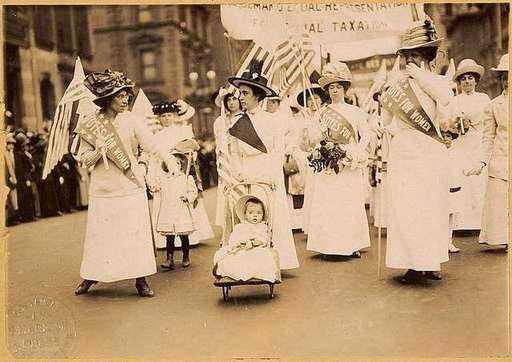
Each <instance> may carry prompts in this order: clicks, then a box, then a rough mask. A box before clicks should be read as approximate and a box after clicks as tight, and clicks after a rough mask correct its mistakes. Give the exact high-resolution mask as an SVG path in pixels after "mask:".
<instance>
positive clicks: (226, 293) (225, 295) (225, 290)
mask: <svg viewBox="0 0 512 362" xmlns="http://www.w3.org/2000/svg"><path fill="white" fill-rule="evenodd" d="M222 298H223V299H224V301H225V302H227V301H228V298H229V287H222Z"/></svg>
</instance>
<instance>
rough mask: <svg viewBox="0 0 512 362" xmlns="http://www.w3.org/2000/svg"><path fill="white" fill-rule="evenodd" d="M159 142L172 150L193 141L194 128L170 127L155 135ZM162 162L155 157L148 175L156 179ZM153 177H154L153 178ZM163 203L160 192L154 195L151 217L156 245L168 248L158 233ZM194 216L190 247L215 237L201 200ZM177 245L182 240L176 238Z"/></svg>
mask: <svg viewBox="0 0 512 362" xmlns="http://www.w3.org/2000/svg"><path fill="white" fill-rule="evenodd" d="M155 137H156V139H157V141H158V142H159V143H160V144H161V145H163V146H164V147H166V148H167V149H168V150H171V149H172V148H174V147H175V145H176V144H177V143H178V142H180V141H182V140H184V139H192V138H194V133H193V131H192V126H191V125H189V124H185V125H170V126H168V127H165V128H163V129H162V130H160V131H159V132H158V133H157V134H156V135H155ZM160 162H161V160H160V159H159V158H158V157H153V159H151V160H150V163H149V172H148V175H150V178H151V177H154V170H155V169H156V170H159V169H160ZM151 175H153V176H151ZM160 202H161V195H160V192H155V193H153V201H152V203H151V216H152V220H153V232H154V236H155V244H156V247H157V248H165V247H166V239H165V237H164V236H163V235H161V234H159V233H157V232H156V220H157V217H158V213H159V205H160ZM191 211H192V216H193V218H194V225H195V227H196V230H195V231H194V232H193V233H191V234H190V235H189V240H190V245H197V244H199V243H200V242H201V241H204V240H208V239H211V238H213V237H214V233H213V230H212V227H211V225H210V222H209V220H208V215H207V214H206V208H205V206H204V203H203V200H202V199H201V198H199V199H198V202H197V205H196V207H194V208H192V210H191ZM175 245H176V246H177V247H180V246H181V240H179V238H176V240H175Z"/></svg>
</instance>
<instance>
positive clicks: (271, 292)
mask: <svg viewBox="0 0 512 362" xmlns="http://www.w3.org/2000/svg"><path fill="white" fill-rule="evenodd" d="M268 286H269V287H270V299H273V298H274V284H269V285H268Z"/></svg>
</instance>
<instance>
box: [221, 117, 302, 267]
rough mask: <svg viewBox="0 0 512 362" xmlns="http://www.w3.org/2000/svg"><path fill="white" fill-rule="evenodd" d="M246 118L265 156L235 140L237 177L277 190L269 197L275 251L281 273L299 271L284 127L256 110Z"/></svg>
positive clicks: (255, 188) (257, 194)
mask: <svg viewBox="0 0 512 362" xmlns="http://www.w3.org/2000/svg"><path fill="white" fill-rule="evenodd" d="M249 118H250V119H251V121H252V124H253V126H254V128H255V130H256V132H257V133H258V135H259V137H260V139H261V140H262V142H263V144H264V145H265V147H266V149H267V153H263V152H261V151H259V150H257V149H255V148H253V147H252V146H249V145H248V144H246V143H245V142H243V141H240V140H238V141H237V142H236V143H237V146H238V147H237V149H238V150H237V152H238V157H239V158H240V163H239V165H240V168H241V169H240V173H241V174H242V175H243V176H244V177H245V178H247V179H248V180H260V181H261V180H268V181H271V182H273V184H274V185H275V187H276V189H275V190H274V191H272V192H271V193H270V199H271V200H270V206H271V215H272V227H273V231H272V236H273V242H274V248H275V250H276V251H277V252H278V254H279V263H280V266H281V269H294V268H298V267H299V260H298V258H297V251H296V249H295V243H294V239H293V234H292V226H291V221H290V212H289V209H288V203H287V198H286V190H285V186H284V177H283V158H284V127H283V125H281V124H279V123H278V122H277V119H276V117H275V116H274V115H272V114H270V113H268V112H265V111H263V110H261V109H259V108H258V109H257V110H255V111H254V113H251V114H249ZM230 137H231V136H230ZM252 191H253V193H254V194H255V195H256V196H259V197H261V199H262V200H267V197H266V195H265V193H263V192H262V191H261V190H259V189H258V188H257V187H254V188H253V190H252ZM264 202H265V201H264Z"/></svg>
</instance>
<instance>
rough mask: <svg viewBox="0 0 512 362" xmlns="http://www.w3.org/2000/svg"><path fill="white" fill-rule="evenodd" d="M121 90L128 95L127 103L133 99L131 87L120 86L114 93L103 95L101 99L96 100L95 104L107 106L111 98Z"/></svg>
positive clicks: (101, 106) (102, 106)
mask: <svg viewBox="0 0 512 362" xmlns="http://www.w3.org/2000/svg"><path fill="white" fill-rule="evenodd" d="M121 91H126V93H128V95H129V96H130V100H129V103H131V102H132V100H133V96H134V95H133V89H132V88H128V87H127V88H121V89H119V90H118V91H117V92H115V93H114V94H111V95H109V96H108V97H105V98H103V99H100V100H98V101H96V104H97V105H98V106H99V107H100V108H105V107H107V106H108V105H109V104H110V103H111V102H112V100H113V99H114V98H115V97H116V96H117V95H118V94H119V92H121Z"/></svg>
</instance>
